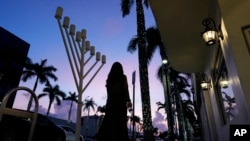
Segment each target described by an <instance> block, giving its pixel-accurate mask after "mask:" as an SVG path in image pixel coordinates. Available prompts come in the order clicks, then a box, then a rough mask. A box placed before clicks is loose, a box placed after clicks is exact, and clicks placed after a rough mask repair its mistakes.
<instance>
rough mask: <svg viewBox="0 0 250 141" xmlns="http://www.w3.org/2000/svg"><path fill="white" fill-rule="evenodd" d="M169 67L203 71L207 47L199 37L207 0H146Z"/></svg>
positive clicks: (186, 70) (207, 54)
mask: <svg viewBox="0 0 250 141" xmlns="http://www.w3.org/2000/svg"><path fill="white" fill-rule="evenodd" d="M149 1H150V6H151V9H152V12H153V15H154V17H155V20H156V24H157V27H158V28H159V30H160V34H161V37H162V40H163V42H164V45H165V47H166V51H167V55H168V58H169V61H170V63H171V65H172V67H173V68H174V69H175V70H177V71H179V72H190V73H194V72H203V71H204V70H205V67H206V62H207V59H208V57H209V53H208V52H209V47H208V46H207V45H206V43H205V42H204V41H203V39H202V38H201V32H202V31H204V28H205V27H204V26H203V25H202V20H203V19H205V18H206V17H208V13H209V12H208V11H209V6H210V5H211V3H210V2H209V0H192V1H190V0H149Z"/></svg>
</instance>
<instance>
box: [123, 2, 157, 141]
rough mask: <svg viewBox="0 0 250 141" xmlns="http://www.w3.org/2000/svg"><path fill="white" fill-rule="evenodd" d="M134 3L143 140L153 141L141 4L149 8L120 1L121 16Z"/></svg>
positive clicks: (147, 4) (145, 3) (143, 17)
mask: <svg viewBox="0 0 250 141" xmlns="http://www.w3.org/2000/svg"><path fill="white" fill-rule="evenodd" d="M134 2H136V19H137V37H138V60H139V76H140V86H141V100H142V114H143V127H144V140H145V141H153V140H154V136H153V125H152V116H151V109H150V108H151V105H150V94H149V80H148V65H147V52H146V28H145V16H144V9H143V4H144V5H145V7H146V8H148V6H149V2H148V0H144V1H143V2H142V0H121V10H122V16H123V17H125V16H127V15H129V14H130V10H131V7H132V5H133V3H134Z"/></svg>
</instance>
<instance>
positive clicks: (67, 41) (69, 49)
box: [55, 7, 106, 141]
mask: <svg viewBox="0 0 250 141" xmlns="http://www.w3.org/2000/svg"><path fill="white" fill-rule="evenodd" d="M62 14H63V8H62V7H57V9H56V14H55V18H56V19H57V21H58V25H59V29H60V32H61V35H62V39H63V42H64V47H65V50H66V53H67V57H68V60H69V64H70V68H71V71H72V74H73V78H74V81H75V85H76V89H77V92H78V102H77V119H76V137H77V138H76V141H79V140H80V133H81V112H82V106H83V102H82V95H83V92H84V91H85V90H86V88H87V87H88V86H89V84H90V83H91V82H92V80H93V79H94V77H95V76H96V75H97V73H98V72H99V71H100V70H101V68H102V67H103V65H104V64H105V63H106V56H105V55H102V56H101V53H100V52H96V53H95V47H94V46H90V41H88V40H86V32H87V31H86V29H82V30H81V31H77V32H75V29H76V26H75V25H74V24H70V18H69V17H68V16H65V17H64V20H63V23H61V18H62ZM87 52H90V55H89V57H88V58H86V60H85V58H84V56H85V55H86V53H87ZM93 56H96V61H95V63H93V64H92V66H90V67H89V69H88V70H87V71H86V72H85V71H84V66H86V64H87V63H88V62H89V61H90V60H91V58H93ZM100 59H102V64H101V65H100V66H99V68H98V69H97V70H96V72H95V73H94V74H93V76H92V77H90V79H89V81H88V82H87V83H86V85H85V86H84V85H83V80H84V78H86V76H87V75H88V74H89V73H90V72H91V71H92V70H93V68H94V67H95V66H96V65H97V63H98V62H99V61H100Z"/></svg>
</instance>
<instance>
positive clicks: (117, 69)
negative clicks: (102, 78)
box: [107, 62, 124, 85]
mask: <svg viewBox="0 0 250 141" xmlns="http://www.w3.org/2000/svg"><path fill="white" fill-rule="evenodd" d="M123 77H124V74H123V67H122V65H121V63H119V62H115V63H114V64H113V65H112V67H111V70H110V72H109V74H108V79H107V85H109V84H112V83H114V82H117V81H122V79H123Z"/></svg>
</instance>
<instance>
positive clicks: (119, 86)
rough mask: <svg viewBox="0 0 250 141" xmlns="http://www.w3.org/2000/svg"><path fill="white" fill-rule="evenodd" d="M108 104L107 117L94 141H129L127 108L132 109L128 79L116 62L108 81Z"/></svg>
mask: <svg viewBox="0 0 250 141" xmlns="http://www.w3.org/2000/svg"><path fill="white" fill-rule="evenodd" d="M106 87H107V102H106V111H105V116H104V119H103V122H102V125H101V127H100V128H99V130H98V133H97V134H96V135H95V137H94V141H129V137H128V129H127V107H131V102H130V98H129V91H128V82H127V77H126V75H124V73H123V67H122V65H121V64H120V63H119V62H115V63H114V64H113V65H112V67H111V70H110V72H109V74H108V78H107V80H106Z"/></svg>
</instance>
